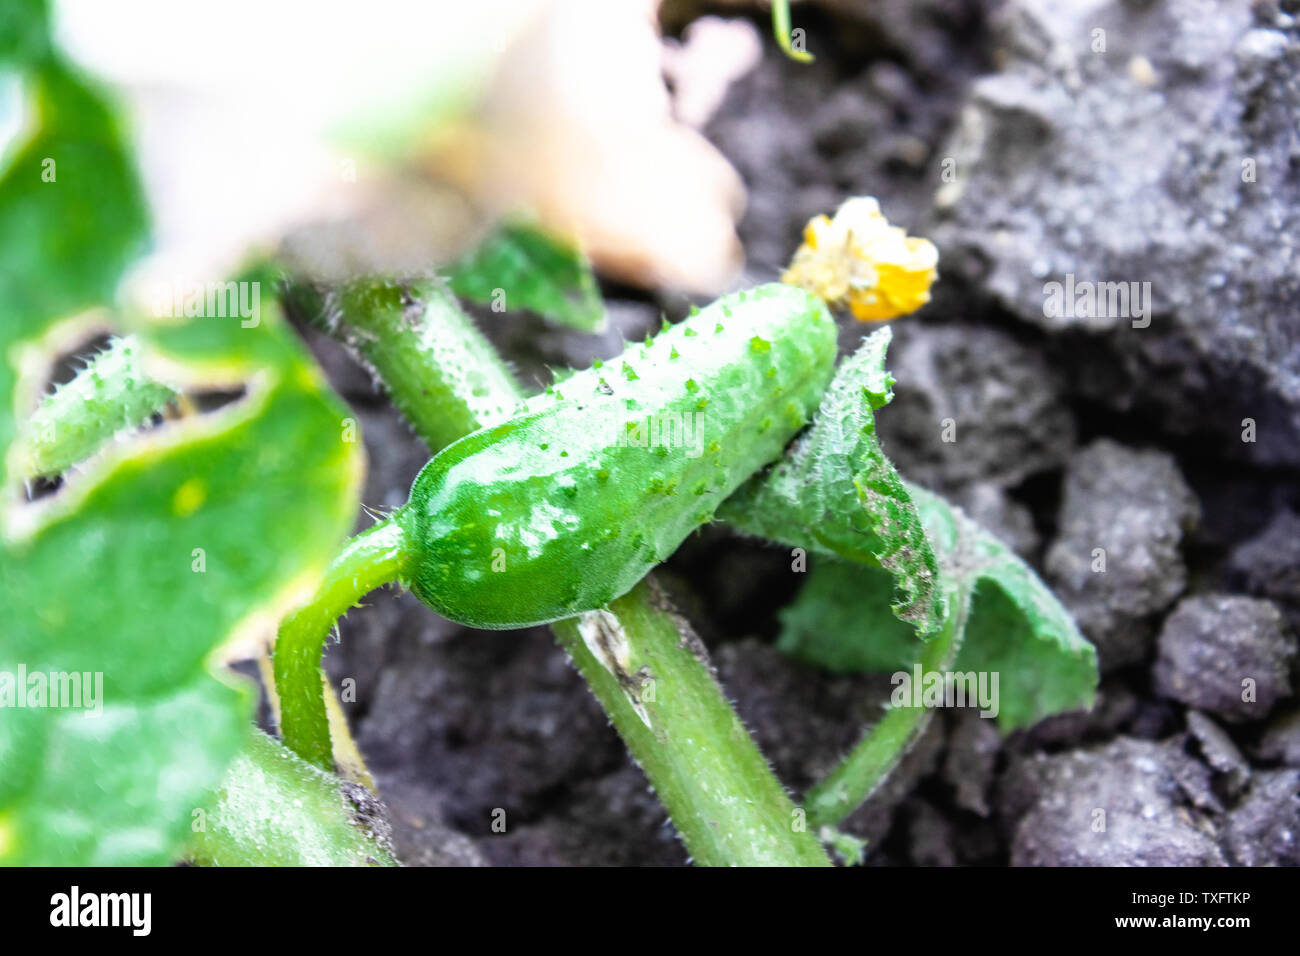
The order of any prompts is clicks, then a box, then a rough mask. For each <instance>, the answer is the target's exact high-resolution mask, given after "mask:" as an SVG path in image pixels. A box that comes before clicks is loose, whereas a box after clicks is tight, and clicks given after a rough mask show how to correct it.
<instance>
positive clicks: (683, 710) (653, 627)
mask: <svg viewBox="0 0 1300 956" xmlns="http://www.w3.org/2000/svg"><path fill="white" fill-rule="evenodd" d="M551 629H552V630H553V631H554V632H555V635H556V637H557V638H558V639H559V642H560V644H561V645H562V646H563V647H564V649H565V650H566V651H568V652H569V656H570V657H571V658H572V660H573V663H574V666H576V667H577V669H578V672H579V673H580V674H582V676H583V677H584V678H586V680H587V684H588V686H590V687H591V690H592V693H593V694H595V695H596V699H597V700H598V701H600V703H601V705H602V706H603V707H604V708H605V713H606V714H608V715H609V718H610V721H611V722H612V723H613V724H614V727H615V729H617V730H618V732H619V734H620V735H621V736H622V738H623V741H624V742H625V743H626V744H627V747H628V750H629V751H630V752H631V754H632V756H633V757H634V758H635V759H636V761H637V762H638V763H639V764H640V765H641V769H642V770H643V771H645V775H646V777H647V778H649V780H650V782H651V784H652V785H653V786H654V788H655V792H656V793H657V794H658V795H659V799H660V800H661V801H663V804H664V806H665V807H666V808H667V810H668V815H669V816H670V817H671V818H672V821H673V823H674V824H675V825H676V827H677V832H678V833H679V834H680V835H681V838H682V841H683V842H684V843H685V844H686V848H687V849H688V850H689V851H690V854H691V857H692V859H693V860H694V861H695V862H696V863H697V864H701V865H705V866H826V865H827V864H828V863H829V860H828V859H827V856H826V853H825V851H824V850H823V849H822V848H821V845H820V844H819V843H818V841H817V839H816V838H815V836H814V835H813V832H812V831H811V830H810V829H808V828H807V827H806V826H805V825H804V821H803V815H802V814H799V813H797V812H796V810H795V807H794V804H793V803H791V801H790V799H789V797H787V796H786V795H785V792H784V791H783V790H782V789H781V787H780V785H779V784H778V783H777V781H776V779H775V778H774V777H773V776H772V771H771V768H769V767H768V765H767V761H766V760H765V759H764V758H763V755H762V754H761V753H760V752H759V749H758V747H757V746H755V744H754V741H753V739H752V738H751V737H750V736H749V734H748V733H747V732H746V731H745V727H744V725H743V724H742V723H741V722H740V718H739V717H737V716H736V712H735V711H734V710H732V708H731V705H730V704H728V703H727V699H726V697H725V696H724V695H723V693H722V689H721V688H720V687H719V686H718V682H717V681H716V680H715V679H714V677H713V674H712V672H711V671H710V668H709V664H708V659H707V656H706V652H705V650H704V646H703V645H702V644H701V643H700V641H699V639H698V638H697V637H696V636H695V634H694V633H693V632H692V631H691V630H690V625H689V624H687V623H686V622H685V621H683V620H682V619H681V618H680V617H679V616H678V615H677V614H676V613H675V612H674V611H673V610H672V609H671V606H670V605H669V604H668V602H667V599H666V598H665V596H664V594H663V592H662V591H661V590H660V588H659V586H658V585H657V584H656V583H655V582H654V580H653V578H646V579H645V580H643V581H642V582H641V583H640V584H638V585H637V586H636V587H635V588H633V589H632V590H631V591H630V592H628V593H627V594H626V595H624V596H623V597H621V598H619V599H618V600H616V601H614V602H613V603H612V604H611V605H610V610H609V611H607V612H606V611H593V612H591V613H589V614H586V615H583V616H582V617H579V618H571V619H569V620H567V621H559V622H557V623H555V624H553V625H551Z"/></svg>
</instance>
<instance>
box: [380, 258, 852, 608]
mask: <svg viewBox="0 0 1300 956" xmlns="http://www.w3.org/2000/svg"><path fill="white" fill-rule="evenodd" d="M835 356H836V327H835V322H834V320H833V319H832V318H831V316H830V314H829V313H828V312H827V310H826V307H825V306H824V305H823V304H822V302H821V300H819V299H817V298H816V297H814V296H812V295H810V294H808V293H806V292H804V291H803V290H801V289H797V288H794V287H792V286H787V285H782V284H779V283H773V284H770V285H766V286H761V287H759V288H757V289H753V290H750V291H749V292H742V293H736V294H734V295H730V296H726V297H724V298H722V299H719V300H718V301H716V302H714V303H713V304H712V305H710V306H708V307H707V308H705V309H703V310H701V311H700V312H698V313H696V314H695V315H693V316H691V317H690V318H688V319H686V320H685V321H683V322H680V323H678V324H677V325H675V326H672V327H671V328H669V329H667V330H665V331H664V332H662V333H661V334H660V335H658V336H657V337H655V338H654V339H653V340H652V341H650V342H648V343H647V344H646V345H644V346H642V345H629V346H628V348H627V350H626V351H624V353H623V354H622V355H621V356H619V357H616V358H614V359H611V360H609V361H607V362H604V363H602V364H601V365H598V366H595V367H593V368H590V369H587V370H585V371H582V372H577V373H575V374H574V375H573V376H572V377H570V378H568V379H565V380H564V381H563V382H561V383H560V384H558V385H556V386H555V387H554V388H553V389H548V390H547V393H545V394H542V395H538V396H536V397H535V398H533V399H530V400H529V401H528V402H527V403H526V404H525V405H524V407H523V408H522V409H521V410H520V412H519V413H518V414H516V415H515V416H514V417H512V418H511V419H510V420H509V421H506V422H504V423H502V424H500V425H497V426H495V427H492V428H486V429H482V430H480V431H477V432H475V433H473V434H471V435H468V436H466V437H465V438H463V439H461V440H460V441H457V442H455V443H454V444H452V445H449V446H448V447H447V448H445V449H444V450H443V451H442V452H440V453H439V454H437V455H436V456H434V458H433V459H431V460H430V461H429V463H428V464H427V465H425V467H424V469H423V470H422V471H421V472H420V474H419V475H418V476H416V479H415V481H414V483H413V484H412V486H411V495H410V501H409V502H408V504H407V505H406V506H405V507H404V508H402V509H401V510H400V511H399V512H398V513H397V515H396V518H397V520H398V521H399V522H400V523H401V525H402V528H403V531H404V532H405V534H406V536H407V539H408V541H409V542H410V543H411V550H412V552H413V554H412V557H411V559H410V562H409V564H408V568H407V572H406V575H405V578H406V583H407V584H408V585H409V587H410V589H411V591H412V592H413V593H414V594H415V595H416V596H417V597H418V598H419V599H420V600H421V601H423V602H424V603H425V604H428V605H429V606H430V607H432V608H433V609H434V610H435V611H437V612H438V613H439V614H442V615H443V616H444V617H447V618H450V619H451V620H453V621H457V622H459V623H461V624H465V625H467V626H470V627H479V628H492V629H501V628H515V627H527V626H531V625H534V624H543V623H547V622H549V621H555V620H559V619H561V618H566V617H572V616H574V615H576V614H580V613H582V612H584V611H590V610H595V609H597V608H601V607H604V606H605V605H607V604H608V603H609V602H610V601H612V600H613V599H615V598H617V597H619V596H620V595H622V594H624V593H626V592H627V591H628V590H630V589H631V588H632V587H633V586H634V585H635V584H636V583H637V581H639V580H640V579H641V578H642V577H644V576H645V574H646V573H647V572H648V571H650V569H651V568H653V567H654V566H655V565H656V564H658V563H660V562H661V561H663V560H665V559H666V558H667V557H668V556H669V555H670V554H672V553H673V551H675V550H676V549H677V547H678V545H680V544H681V542H682V541H683V540H684V539H685V538H686V536H687V535H688V534H689V533H690V532H691V530H692V529H694V528H696V527H698V526H699V525H701V524H704V523H705V522H707V521H709V520H711V519H712V517H713V511H714V509H715V508H716V507H717V506H718V505H719V504H720V503H721V502H722V501H723V500H724V499H725V498H726V497H727V496H728V495H730V494H731V492H732V491H734V490H735V489H736V488H737V487H738V486H739V485H740V484H741V483H742V482H744V480H745V479H746V478H748V477H749V476H750V475H752V474H753V473H754V472H755V471H757V470H758V469H760V468H762V467H763V466H764V465H766V464H768V463H769V462H771V461H774V460H775V459H776V458H777V457H779V456H780V455H781V453H782V451H783V450H784V448H785V446H786V444H787V443H788V442H789V440H790V439H791V438H792V437H793V436H794V435H795V434H796V433H797V432H798V431H799V430H800V429H801V428H802V427H803V426H804V425H805V424H806V423H807V422H808V421H809V420H811V418H812V414H813V412H814V411H815V410H816V408H817V405H818V403H819V402H820V401H821V397H822V393H823V392H824V391H825V389H826V386H827V384H828V383H829V381H830V378H831V374H832V372H833V370H834V365H835ZM610 392H612V394H609V393H610ZM690 413H698V416H697V418H696V419H695V422H696V423H697V428H698V436H699V437H698V439H696V438H695V436H694V435H692V436H691V437H692V439H693V440H692V441H691V442H690V443H689V444H688V445H687V447H682V443H681V442H678V443H676V444H677V447H644V446H638V445H630V444H619V443H617V442H616V441H615V440H614V436H616V435H617V434H619V433H620V432H619V428H625V427H626V422H628V421H639V422H640V423H642V427H644V423H645V422H646V420H647V417H648V416H663V417H664V418H665V419H669V420H680V416H682V415H683V414H690ZM661 420H662V419H661ZM700 450H702V453H699V454H697V452H698V451H700ZM497 549H501V550H497ZM494 559H495V560H496V564H497V567H498V568H499V567H500V564H501V562H502V561H504V569H502V570H494V569H493V566H494Z"/></svg>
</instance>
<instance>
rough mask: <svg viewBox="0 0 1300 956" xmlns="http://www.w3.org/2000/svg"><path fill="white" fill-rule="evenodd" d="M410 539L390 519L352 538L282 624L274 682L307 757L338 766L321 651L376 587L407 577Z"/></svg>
mask: <svg viewBox="0 0 1300 956" xmlns="http://www.w3.org/2000/svg"><path fill="white" fill-rule="evenodd" d="M405 561H406V541H405V539H404V538H403V536H402V530H401V528H400V527H399V526H398V524H397V523H396V522H395V521H393V519H392V518H389V519H388V520H386V521H381V522H379V523H378V524H376V525H374V526H373V527H371V528H368V529H367V530H365V531H363V532H362V533H361V534H359V535H357V536H356V537H355V538H352V539H350V540H349V541H348V542H347V543H346V544H345V545H344V546H343V550H342V552H340V553H339V556H338V557H336V558H335V559H334V560H333V561H331V562H330V565H329V567H328V568H327V569H326V570H325V576H324V578H322V579H321V582H320V585H319V586H318V587H317V589H316V594H315V596H314V597H313V598H312V600H311V602H310V603H308V604H307V605H306V606H305V607H302V608H300V609H299V610H297V611H295V612H294V613H293V614H292V615H290V616H289V617H288V618H286V619H285V620H284V622H283V623H281V625H280V633H279V635H278V636H277V637H276V641H275V686H276V690H277V692H278V693H279V695H280V729H281V733H282V735H283V737H284V742H285V745H286V746H287V747H288V748H289V749H290V750H292V751H293V752H294V753H296V754H298V755H299V756H300V757H302V758H303V759H304V760H306V761H307V762H309V763H311V764H314V765H315V766H317V767H322V768H324V769H327V770H328V769H332V768H333V766H334V759H333V752H332V750H331V747H330V731H329V720H328V717H327V715H326V712H325V698H324V684H323V683H322V681H323V679H324V677H323V674H322V673H321V654H322V652H323V651H324V649H325V640H326V638H328V637H329V633H330V630H331V629H332V628H333V627H334V623H335V622H336V621H337V620H338V619H339V618H340V617H342V616H343V615H344V614H345V613H347V611H348V609H349V608H351V607H353V606H354V605H356V603H357V602H358V601H360V600H361V598H363V597H365V596H366V595H367V594H368V593H370V592H371V591H373V590H374V589H375V588H378V587H382V586H383V585H385V584H388V583H389V582H391V581H396V580H398V579H399V578H400V577H401V576H402V568H403V566H404V564H405Z"/></svg>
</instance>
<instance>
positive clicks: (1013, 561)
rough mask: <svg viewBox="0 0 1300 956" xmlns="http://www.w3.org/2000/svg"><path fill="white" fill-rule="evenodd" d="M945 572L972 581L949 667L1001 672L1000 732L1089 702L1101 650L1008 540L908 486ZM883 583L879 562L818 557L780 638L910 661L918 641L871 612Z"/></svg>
mask: <svg viewBox="0 0 1300 956" xmlns="http://www.w3.org/2000/svg"><path fill="white" fill-rule="evenodd" d="M908 489H909V491H910V492H911V500H912V501H913V502H914V503H915V504H916V507H917V509H918V510H919V512H920V514H921V516H922V518H923V520H924V521H925V526H926V530H927V532H928V534H929V537H930V540H931V541H933V542H934V544H935V548H936V550H937V551H938V554H939V560H940V563H941V564H942V566H943V568H944V573H945V575H947V576H948V577H950V578H952V579H953V581H954V582H955V583H956V585H957V586H958V587H959V588H963V589H973V595H974V596H973V599H972V603H971V609H970V614H969V617H968V619H967V622H966V629H965V635H964V638H959V640H960V650H959V651H958V654H957V659H956V661H955V662H954V664H953V667H954V668H955V669H956V670H958V671H963V672H964V671H976V672H980V671H983V672H988V673H997V674H998V679H999V713H998V723H999V725H1000V726H1001V727H1002V729H1003V730H1005V731H1010V730H1014V729H1015V728H1017V727H1025V726H1029V725H1031V724H1033V723H1036V722H1037V721H1039V720H1041V719H1042V718H1044V717H1046V716H1049V715H1051V714H1055V713H1060V712H1061V711H1065V710H1071V709H1074V708H1080V707H1090V706H1091V705H1092V701H1093V697H1094V693H1095V689H1096V685H1097V659H1096V652H1095V650H1094V649H1093V647H1092V645H1091V644H1089V643H1088V641H1087V640H1086V639H1085V638H1084V637H1083V635H1082V634H1080V633H1079V630H1078V628H1077V627H1076V626H1075V624H1074V621H1073V619H1072V618H1071V617H1070V614H1069V612H1067V611H1066V610H1065V608H1064V607H1062V606H1061V603H1060V602H1059V601H1058V600H1057V599H1056V598H1055V597H1054V596H1053V595H1052V593H1051V591H1049V590H1048V588H1047V586H1046V585H1045V584H1043V582H1042V581H1041V580H1040V579H1039V578H1038V576H1037V575H1036V574H1034V572H1033V571H1032V570H1031V569H1030V568H1029V566H1028V565H1026V564H1025V563H1024V562H1023V561H1022V560H1021V559H1020V558H1019V557H1017V556H1016V555H1015V554H1014V553H1013V552H1012V551H1011V550H1010V549H1009V548H1007V547H1006V545H1004V544H1002V542H1000V541H998V540H997V539H996V538H995V537H993V535H991V534H989V533H988V532H987V531H985V530H984V529H983V528H981V527H980V526H979V525H977V524H975V523H974V522H973V521H971V520H970V519H969V518H967V517H966V516H965V514H963V513H962V512H961V511H960V510H959V509H957V508H954V507H953V506H951V505H949V504H948V503H947V502H946V501H944V500H943V499H942V498H940V497H939V496H938V495H935V494H933V493H931V492H929V491H926V490H924V489H922V488H918V487H916V486H915V485H909V486H908ZM888 585H889V581H888V578H887V577H886V575H885V574H884V573H883V572H882V571H880V570H878V569H875V568H871V567H863V566H861V565H853V564H848V563H844V562H821V563H819V564H817V565H815V566H814V567H813V568H812V569H811V571H810V572H809V576H808V581H807V583H806V584H805V585H804V587H803V589H802V590H801V591H800V593H799V596H798V597H797V598H796V599H795V601H794V602H793V603H792V604H791V605H790V606H789V607H787V608H786V609H785V610H784V611H783V612H782V624H783V629H782V633H781V637H780V647H781V648H782V649H783V650H785V651H787V652H788V653H790V654H792V655H793V656H795V657H797V658H799V659H801V660H804V661H807V662H809V663H814V664H818V665H820V666H823V667H827V668H829V669H831V670H835V671H838V672H845V673H848V672H863V671H894V670H900V669H908V668H910V667H911V666H912V664H913V663H914V662H915V661H916V659H917V658H918V656H919V654H918V648H917V647H916V645H915V642H913V643H912V646H911V647H910V648H909V646H908V643H907V641H906V636H907V635H906V634H905V633H902V632H901V631H900V628H899V626H898V625H897V624H896V623H894V622H892V621H891V620H889V618H888V617H887V616H886V615H884V614H882V613H879V612H878V611H873V608H877V607H879V602H880V601H881V599H882V598H883V595H884V594H885V593H886V589H887V587H888Z"/></svg>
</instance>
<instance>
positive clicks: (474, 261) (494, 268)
mask: <svg viewBox="0 0 1300 956" xmlns="http://www.w3.org/2000/svg"><path fill="white" fill-rule="evenodd" d="M447 275H448V283H449V285H450V286H451V290H452V291H453V292H454V293H456V295H458V296H461V297H462V298H466V299H469V300H470V301H471V302H477V303H478V304H479V305H491V306H496V305H497V304H498V303H499V302H500V303H501V304H502V305H504V307H505V308H507V309H528V310H529V311H532V312H536V313H537V314H538V315H540V316H542V317H544V318H547V319H550V320H552V321H553V322H558V323H560V324H561V325H567V326H570V327H571V328H575V329H578V330H579V331H581V332H601V331H604V329H605V303H604V301H603V300H602V299H601V297H600V289H599V288H597V286H596V279H595V276H593V275H592V273H591V265H590V263H588V262H587V258H586V256H584V255H583V254H582V251H581V250H580V249H578V248H577V247H576V246H574V245H572V244H570V243H569V242H566V241H565V240H563V239H560V238H559V237H557V236H552V235H548V234H547V233H545V232H542V231H541V230H540V229H538V228H537V227H535V226H532V225H529V224H527V223H523V222H507V223H503V224H501V225H499V226H498V227H497V228H496V229H495V230H494V231H493V232H492V233H491V234H490V235H489V236H488V237H487V238H486V239H485V240H483V242H482V243H480V244H479V245H478V246H477V247H476V248H475V249H473V250H471V251H470V252H469V253H468V254H466V255H465V256H464V257H463V258H462V259H460V260H459V261H457V262H456V263H454V264H453V265H452V266H451V267H450V268H449V270H448V271H447ZM502 296H504V301H502V299H501V297H502Z"/></svg>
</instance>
